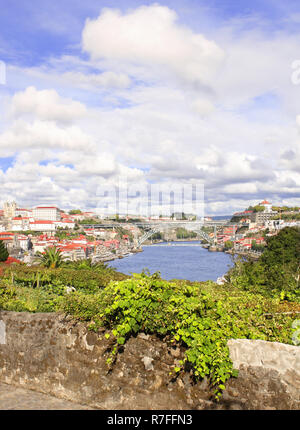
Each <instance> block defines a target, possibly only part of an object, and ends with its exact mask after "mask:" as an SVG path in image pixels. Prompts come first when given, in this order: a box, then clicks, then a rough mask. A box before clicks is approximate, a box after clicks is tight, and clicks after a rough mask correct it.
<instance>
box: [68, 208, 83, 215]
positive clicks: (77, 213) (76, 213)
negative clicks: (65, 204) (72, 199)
mask: <svg viewBox="0 0 300 430" xmlns="http://www.w3.org/2000/svg"><path fill="white" fill-rule="evenodd" d="M81 213H82V212H81V210H80V209H72V210H71V211H69V214H70V215H79V214H81Z"/></svg>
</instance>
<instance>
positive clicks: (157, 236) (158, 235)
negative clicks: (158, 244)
mask: <svg viewBox="0 0 300 430" xmlns="http://www.w3.org/2000/svg"><path fill="white" fill-rule="evenodd" d="M163 239H164V236H163V234H162V233H161V232H160V231H158V232H157V233H154V234H153V235H152V236H151V240H163Z"/></svg>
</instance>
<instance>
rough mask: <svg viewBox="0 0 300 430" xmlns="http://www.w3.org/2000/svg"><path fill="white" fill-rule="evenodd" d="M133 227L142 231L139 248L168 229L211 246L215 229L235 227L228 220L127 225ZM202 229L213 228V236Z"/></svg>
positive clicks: (133, 223)
mask: <svg viewBox="0 0 300 430" xmlns="http://www.w3.org/2000/svg"><path fill="white" fill-rule="evenodd" d="M128 224H129V225H134V226H136V227H140V228H142V229H143V230H144V234H143V235H142V236H141V237H140V238H139V239H138V241H137V247H140V246H141V245H142V244H143V243H144V242H145V241H146V240H148V239H150V237H151V236H153V235H154V234H155V233H158V232H161V231H163V230H168V229H170V228H178V227H184V228H186V229H187V230H190V231H195V232H196V233H197V234H199V236H200V237H201V238H202V239H204V240H206V241H207V242H208V243H210V244H211V245H213V244H215V243H216V238H217V227H233V226H236V224H234V223H228V220H224V221H222V220H220V221H208V222H203V221H164V222H159V221H158V222H155V221H154V222H153V221H152V222H132V223H127V225H128ZM125 225H126V224H125V223H117V222H115V223H111V222H110V223H102V224H84V225H82V227H86V228H94V229H98V228H118V227H123V228H124V226H125ZM203 227H213V228H214V235H213V237H211V236H209V235H208V234H207V233H206V232H205V231H203V230H202V228H203Z"/></svg>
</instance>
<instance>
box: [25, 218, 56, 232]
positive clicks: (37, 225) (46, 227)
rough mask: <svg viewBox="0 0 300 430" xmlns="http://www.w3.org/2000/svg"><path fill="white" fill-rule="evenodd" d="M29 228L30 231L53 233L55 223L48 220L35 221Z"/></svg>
mask: <svg viewBox="0 0 300 430" xmlns="http://www.w3.org/2000/svg"><path fill="white" fill-rule="evenodd" d="M29 228H30V230H32V231H42V232H47V231H55V222H54V221H49V220H36V221H31V222H30V223H29Z"/></svg>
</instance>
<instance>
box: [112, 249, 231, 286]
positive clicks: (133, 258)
mask: <svg viewBox="0 0 300 430" xmlns="http://www.w3.org/2000/svg"><path fill="white" fill-rule="evenodd" d="M196 243H199V242H171V246H166V243H161V244H156V245H155V246H152V245H148V246H143V252H140V253H138V254H133V255H129V256H128V257H125V258H123V259H120V260H119V259H118V260H114V261H111V262H109V265H110V266H112V267H115V268H116V269H117V270H118V271H119V272H123V273H126V274H127V275H130V274H131V273H140V272H141V271H142V270H143V269H144V268H147V269H149V271H150V273H153V272H156V271H160V273H161V276H162V278H164V279H167V280H169V279H188V280H190V281H207V280H212V281H216V280H217V278H218V277H219V276H222V275H224V274H225V273H226V272H227V271H228V269H229V268H230V267H232V265H233V263H232V259H231V257H230V255H229V254H225V253H224V252H209V251H207V249H204V248H202V247H201V246H190V245H195V244H196ZM176 244H178V245H180V246H174V245H176ZM182 245H186V246H182Z"/></svg>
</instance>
